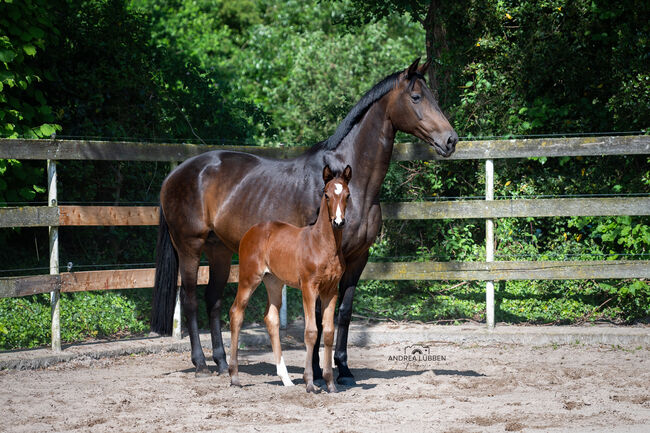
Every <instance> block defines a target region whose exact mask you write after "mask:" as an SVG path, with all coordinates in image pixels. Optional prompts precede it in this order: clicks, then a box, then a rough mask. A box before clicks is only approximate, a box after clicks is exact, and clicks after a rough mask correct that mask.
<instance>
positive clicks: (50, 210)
mask: <svg viewBox="0 0 650 433" xmlns="http://www.w3.org/2000/svg"><path fill="white" fill-rule="evenodd" d="M216 149H218V150H227V149H230V150H236V151H243V152H249V153H253V154H257V155H262V156H268V157H273V158H280V159H282V158H291V157H294V156H297V155H300V154H302V153H303V152H304V151H305V150H306V149H307V148H306V147H274V148H272V147H256V146H232V145H225V146H222V145H216V146H201V145H194V144H169V143H133V142H105V141H93V140H8V139H0V158H13V159H31V160H103V161H167V162H170V163H172V164H173V163H175V162H176V161H181V160H184V159H187V158H189V157H192V156H195V155H198V154H201V153H203V152H208V151H211V150H216ZM640 154H650V136H647V135H636V136H602V137H578V138H536V139H513V140H482V141H462V142H459V143H458V145H457V146H456V152H455V153H454V154H453V155H452V156H451V157H450V158H447V159H450V160H465V159H479V160H481V159H483V160H486V200H470V201H462V200H459V201H449V202H448V201H430V202H410V203H382V204H381V206H382V213H383V216H384V218H385V219H399V220H408V219H459V218H484V219H486V221H487V222H488V224H490V221H492V219H494V218H505V217H563V216H601V215H602V216H604V215H650V197H589V198H556V199H509V200H492V197H491V195H490V194H491V191H493V176H492V175H491V174H492V170H491V168H492V167H493V163H492V161H493V160H494V159H501V158H527V157H558V156H602V155H640ZM393 160H394V161H408V160H445V158H442V157H441V156H439V155H438V154H437V153H436V152H435V151H434V150H433V149H432V148H431V147H430V146H428V145H426V144H423V143H396V144H395V146H394V150H393ZM51 165H53V164H48V167H50V166H51ZM488 168H489V169H490V170H488ZM55 186H56V185H54V186H53V187H54V188H55ZM50 187H51V188H52V186H50ZM488 193H490V194H488ZM488 195H490V197H488ZM158 212H159V209H158V207H157V206H56V203H54V205H53V204H52V203H50V206H47V207H38V206H34V207H5V208H0V227H58V226H118V225H119V226H146V225H157V224H158ZM152 247H153V246H152ZM154 272H155V271H154V269H125V270H107V271H89V272H68V273H62V274H58V275H38V276H29V277H9V278H0V298H3V297H15V296H27V295H32V294H36V293H47V292H52V293H58V291H61V292H75V291H87V290H114V289H123V288H140V287H152V286H153V279H154ZM237 276H238V266H237V265H233V266H232V268H231V274H230V279H229V281H231V282H235V281H237ZM361 278H362V279H373V280H482V281H488V289H487V292H486V302H487V305H488V306H491V305H493V299H491V296H492V293H493V292H492V291H491V290H490V287H491V281H493V280H529V279H552V280H559V279H610V278H611V279H619V278H650V261H648V260H635V261H627V260H616V261H571V262H552V261H540V262H522V261H507V262H499V261H496V262H493V261H488V262H442V263H441V262H405V263H379V262H375V263H368V265H367V266H366V268H365V270H364V272H363V274H362V276H361ZM207 279H208V269H207V267H205V266H202V267H201V268H200V270H199V284H206V283H207ZM489 309H490V308H489V307H488V310H489ZM486 317H487V324H488V327H491V326H493V320H492V322H491V318H492V319H493V317H494V312H493V311H487V314H486ZM54 320H57V319H56V318H55V317H54V314H53V323H54ZM54 339H55V336H54V332H53V347H55V346H54Z"/></svg>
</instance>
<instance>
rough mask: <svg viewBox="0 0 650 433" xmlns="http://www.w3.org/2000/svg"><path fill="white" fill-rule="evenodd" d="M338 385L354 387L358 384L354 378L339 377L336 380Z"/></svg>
mask: <svg viewBox="0 0 650 433" xmlns="http://www.w3.org/2000/svg"><path fill="white" fill-rule="evenodd" d="M336 383H338V384H339V385H344V386H354V385H356V384H357V382H356V381H355V380H354V377H353V376H339V377H338V378H337V379H336Z"/></svg>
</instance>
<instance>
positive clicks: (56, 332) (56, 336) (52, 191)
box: [47, 159, 61, 352]
mask: <svg viewBox="0 0 650 433" xmlns="http://www.w3.org/2000/svg"><path fill="white" fill-rule="evenodd" d="M47 205H48V206H58V201H57V191H56V161H54V160H51V159H48V160H47ZM49 234H50V275H58V273H59V227H58V226H49ZM50 307H51V309H52V350H53V351H54V352H60V351H61V291H60V289H58V288H57V289H54V290H53V291H51V292H50Z"/></svg>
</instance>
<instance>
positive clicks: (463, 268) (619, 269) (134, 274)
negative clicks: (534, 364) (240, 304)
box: [0, 260, 650, 298]
mask: <svg viewBox="0 0 650 433" xmlns="http://www.w3.org/2000/svg"><path fill="white" fill-rule="evenodd" d="M154 274H155V269H153V268H147V269H120V270H107V271H86V272H64V273H61V274H59V275H36V276H31V277H9V278H0V298H13V297H18V296H28V295H35V294H38V293H49V292H51V291H53V290H55V289H58V290H60V291H61V292H83V291H89V290H118V289H137V288H146V287H153V282H154ZM238 276H239V266H238V265H232V266H231V268H230V277H229V279H228V282H230V283H236V282H237V279H238ZM620 278H650V260H599V261H572V262H556V261H531V262H522V261H509V262H489V263H486V262H389V263H382V262H370V263H368V264H367V265H366V268H365V269H364V271H363V274H361V279H362V280H390V281H398V280H419V281H424V280H449V281H491V280H495V281H498V280H582V279H594V280H598V279H601V280H602V279H620ZM207 283H208V267H207V266H201V267H200V268H199V279H198V284H207ZM179 284H180V279H179Z"/></svg>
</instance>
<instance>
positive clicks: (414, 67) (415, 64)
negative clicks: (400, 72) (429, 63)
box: [406, 57, 420, 78]
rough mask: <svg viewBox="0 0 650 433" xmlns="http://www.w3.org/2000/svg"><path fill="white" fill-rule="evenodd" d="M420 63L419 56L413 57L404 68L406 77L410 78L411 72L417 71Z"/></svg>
mask: <svg viewBox="0 0 650 433" xmlns="http://www.w3.org/2000/svg"><path fill="white" fill-rule="evenodd" d="M419 63H420V58H419V57H418V58H417V59H415V61H414V62H413V63H411V66H409V68H408V69H407V70H406V78H411V77H412V76H413V74H415V73H417V72H418V64H419Z"/></svg>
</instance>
